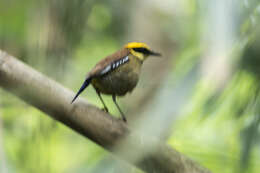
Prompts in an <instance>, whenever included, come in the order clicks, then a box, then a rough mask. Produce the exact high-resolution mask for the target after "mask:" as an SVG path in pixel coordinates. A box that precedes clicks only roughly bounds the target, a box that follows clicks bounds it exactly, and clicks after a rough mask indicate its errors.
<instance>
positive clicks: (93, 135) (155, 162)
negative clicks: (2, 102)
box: [0, 50, 209, 173]
mask: <svg viewBox="0 0 260 173" xmlns="http://www.w3.org/2000/svg"><path fill="white" fill-rule="evenodd" d="M0 86H1V87H3V88H4V89H5V90H7V91H9V92H11V93H12V94H14V95H16V96H18V97H20V98H21V99H22V100H24V101H25V102H27V103H28V104H30V105H32V106H35V107H37V108H38V109H39V110H41V111H43V112H45V113H46V114H47V115H49V116H50V117H52V118H54V119H56V120H58V121H60V122H62V123H64V124H65V125H67V126H68V127H70V128H71V129H73V130H75V131H77V132H78V133H80V134H82V135H83V136H85V137H87V138H89V139H90V140H92V141H93V142H95V143H97V144H99V145H100V146H102V147H104V148H105V149H107V150H109V151H111V152H112V153H114V154H115V155H117V156H118V157H120V158H122V159H124V160H126V161H127V162H130V163H132V164H133V165H135V166H137V167H139V168H141V169H142V170H144V171H146V172H160V173H172V172H174V173H208V172H209V171H208V170H207V169H205V168H202V167H201V166H200V165H198V164H197V163H195V162H194V161H192V160H190V159H189V158H187V157H186V156H184V155H182V154H181V153H179V152H178V151H176V150H174V149H172V148H170V147H169V146H167V145H165V144H163V143H160V142H159V141H158V140H156V139H153V138H147V137H145V138H144V137H140V134H138V133H136V132H133V131H130V130H129V128H128V127H127V125H126V124H125V123H123V122H122V121H121V120H118V119H116V118H113V117H112V116H109V115H108V114H107V113H105V112H103V111H102V110H100V109H98V108H97V107H95V106H93V105H91V104H89V103H88V102H87V101H86V100H85V99H81V98H79V99H78V100H77V101H76V102H75V103H74V104H70V101H71V99H72V98H73V96H74V93H73V92H72V91H70V90H68V89H66V88H64V87H63V86H61V85H60V84H58V83H57V82H55V81H53V80H51V79H49V78H47V77H46V76H44V75H42V74H40V73H39V72H37V71H35V70H34V69H32V68H31V67H29V66H27V65H25V64H24V63H22V62H20V61H19V60H17V59H15V58H14V57H12V56H10V55H8V54H7V53H5V52H2V51H1V50H0ZM147 146H149V147H147ZM147 148H150V150H148V149H147ZM140 154H141V157H140ZM137 157H139V158H137Z"/></svg>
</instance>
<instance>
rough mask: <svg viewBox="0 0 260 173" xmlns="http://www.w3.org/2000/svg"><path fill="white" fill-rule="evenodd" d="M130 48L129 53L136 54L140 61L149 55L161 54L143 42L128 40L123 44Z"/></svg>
mask: <svg viewBox="0 0 260 173" xmlns="http://www.w3.org/2000/svg"><path fill="white" fill-rule="evenodd" d="M124 47H125V48H127V49H129V50H130V53H131V54H133V55H134V56H136V57H137V58H138V59H140V60H141V61H144V60H145V59H146V58H147V57H148V56H149V55H153V56H161V54H160V53H157V52H154V51H152V50H151V49H150V47H149V46H147V44H145V43H140V42H130V43H128V44H126V45H125V46H124Z"/></svg>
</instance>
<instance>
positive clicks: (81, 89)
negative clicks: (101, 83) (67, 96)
mask: <svg viewBox="0 0 260 173" xmlns="http://www.w3.org/2000/svg"><path fill="white" fill-rule="evenodd" d="M91 80H92V78H91V77H88V78H86V80H85V81H84V83H83V84H82V86H81V87H80V89H79V91H78V92H77V94H76V95H75V97H74V98H73V100H72V101H71V104H72V103H73V102H74V101H75V100H76V98H77V97H78V96H79V95H80V93H82V91H84V89H85V88H86V87H87V86H88V85H89V84H90V82H91Z"/></svg>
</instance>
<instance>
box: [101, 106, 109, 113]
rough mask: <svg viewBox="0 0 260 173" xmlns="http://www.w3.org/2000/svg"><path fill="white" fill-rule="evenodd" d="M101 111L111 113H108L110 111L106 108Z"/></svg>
mask: <svg viewBox="0 0 260 173" xmlns="http://www.w3.org/2000/svg"><path fill="white" fill-rule="evenodd" d="M101 110H102V111H104V112H107V113H109V111H108V109H107V108H106V107H105V108H102V109H101Z"/></svg>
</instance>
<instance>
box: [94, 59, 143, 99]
mask: <svg viewBox="0 0 260 173" xmlns="http://www.w3.org/2000/svg"><path fill="white" fill-rule="evenodd" d="M140 70H141V63H140V62H138V61H136V60H135V59H130V61H129V63H128V64H124V65H122V66H121V67H119V68H117V69H115V70H114V71H112V72H110V73H108V74H106V75H104V76H101V77H98V78H94V79H93V80H92V85H93V86H94V88H95V89H97V90H98V91H100V92H101V93H103V94H110V95H113V94H115V95H118V96H123V95H125V94H126V93H127V92H131V91H132V90H133V89H134V88H135V87H136V85H137V83H138V79H139V74H140Z"/></svg>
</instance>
